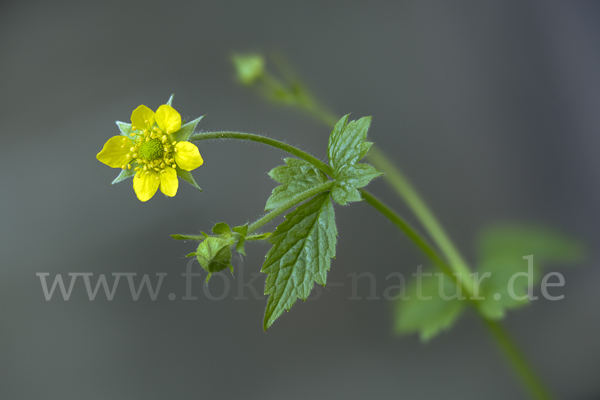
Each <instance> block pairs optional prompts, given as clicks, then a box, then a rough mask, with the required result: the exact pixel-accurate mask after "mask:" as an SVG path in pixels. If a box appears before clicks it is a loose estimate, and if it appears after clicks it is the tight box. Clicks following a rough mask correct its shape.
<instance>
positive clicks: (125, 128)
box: [115, 121, 139, 139]
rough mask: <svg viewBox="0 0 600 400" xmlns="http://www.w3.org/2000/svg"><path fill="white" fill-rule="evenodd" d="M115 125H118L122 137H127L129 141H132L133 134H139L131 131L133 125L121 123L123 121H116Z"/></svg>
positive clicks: (136, 131)
mask: <svg viewBox="0 0 600 400" xmlns="http://www.w3.org/2000/svg"><path fill="white" fill-rule="evenodd" d="M115 124H117V126H118V127H119V131H121V135H122V136H126V137H128V138H129V139H131V134H132V133H136V134H137V133H138V132H139V130H135V131H134V130H133V129H131V124H128V123H127V122H121V121H115Z"/></svg>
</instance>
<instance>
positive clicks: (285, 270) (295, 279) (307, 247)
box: [261, 193, 337, 330]
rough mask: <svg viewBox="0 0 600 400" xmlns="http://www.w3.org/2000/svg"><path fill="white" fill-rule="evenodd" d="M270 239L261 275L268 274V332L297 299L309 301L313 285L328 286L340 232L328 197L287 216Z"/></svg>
mask: <svg viewBox="0 0 600 400" xmlns="http://www.w3.org/2000/svg"><path fill="white" fill-rule="evenodd" d="M285 218H286V220H285V221H284V222H283V223H281V225H279V226H278V227H277V229H276V230H275V232H274V233H273V234H272V235H271V237H269V242H271V243H272V244H273V247H272V248H271V249H270V250H269V252H268V253H267V255H266V260H265V263H264V264H263V267H262V269H261V272H263V273H266V274H269V276H268V277H267V280H266V284H265V294H269V295H270V296H269V300H268V302H267V308H266V311H265V319H264V323H263V328H264V329H265V330H267V329H268V328H269V327H270V326H271V325H272V324H273V322H274V321H275V320H276V319H277V318H278V317H279V316H280V315H281V314H282V313H283V311H284V310H288V311H289V310H290V308H291V307H292V305H294V303H295V302H296V299H297V298H300V299H302V300H306V298H307V297H308V296H309V294H310V291H311V290H312V288H313V286H314V282H317V283H318V284H320V285H325V283H326V280H327V271H329V268H330V265H331V258H333V257H335V246H336V242H337V239H336V236H337V228H336V226H335V216H334V211H333V205H332V203H331V201H330V198H329V193H322V194H319V195H317V196H315V197H314V198H312V199H311V200H310V201H308V202H306V203H304V204H302V205H301V206H299V207H298V208H296V209H295V210H294V211H292V212H290V213H289V214H288V215H286V217H285Z"/></svg>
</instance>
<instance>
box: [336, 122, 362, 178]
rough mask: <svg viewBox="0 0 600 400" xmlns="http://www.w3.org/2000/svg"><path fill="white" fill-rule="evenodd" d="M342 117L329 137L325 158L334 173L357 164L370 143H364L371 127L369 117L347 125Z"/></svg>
mask: <svg viewBox="0 0 600 400" xmlns="http://www.w3.org/2000/svg"><path fill="white" fill-rule="evenodd" d="M348 115H349V114H347V115H344V116H343V117H342V118H341V119H340V120H339V121H338V122H337V123H336V124H335V126H334V128H333V131H332V132H331V135H330V136H329V144H328V146H327V157H328V158H329V165H330V166H331V168H333V169H334V171H340V170H341V169H342V168H343V167H345V166H348V165H354V164H356V163H357V162H359V161H360V160H361V159H362V158H363V157H364V156H365V155H366V154H367V152H368V151H369V148H370V147H371V143H369V142H365V140H366V138H367V132H368V130H369V126H370V125H371V117H363V118H361V119H359V120H357V121H351V122H350V123H348ZM336 177H337V176H336Z"/></svg>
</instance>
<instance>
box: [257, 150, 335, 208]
mask: <svg viewBox="0 0 600 400" xmlns="http://www.w3.org/2000/svg"><path fill="white" fill-rule="evenodd" d="M283 161H284V162H285V163H286V165H280V166H279V167H276V168H273V169H272V170H271V171H270V172H269V176H270V177H271V178H273V179H274V180H275V181H277V182H279V183H281V185H279V186H277V187H276V188H275V189H273V192H272V193H271V196H270V197H269V199H268V200H267V204H266V206H265V210H272V209H275V208H277V207H279V206H280V205H281V204H283V203H285V202H286V201H288V200H290V199H291V198H293V197H295V196H297V195H298V194H300V193H302V192H305V191H307V190H310V189H312V188H314V187H315V186H318V185H320V184H323V183H325V182H327V176H326V175H325V174H324V173H323V172H322V171H321V170H319V169H318V168H316V167H314V166H313V165H312V164H310V163H309V162H307V161H304V160H300V159H297V158H286V159H284V160H283Z"/></svg>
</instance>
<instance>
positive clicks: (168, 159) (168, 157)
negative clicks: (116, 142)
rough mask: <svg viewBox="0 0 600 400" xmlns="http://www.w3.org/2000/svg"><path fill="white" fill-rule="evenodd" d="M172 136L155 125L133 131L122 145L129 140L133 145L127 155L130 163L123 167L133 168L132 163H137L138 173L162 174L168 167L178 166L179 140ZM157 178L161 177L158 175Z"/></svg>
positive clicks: (136, 169)
mask: <svg viewBox="0 0 600 400" xmlns="http://www.w3.org/2000/svg"><path fill="white" fill-rule="evenodd" d="M170 136H171V135H168V134H165V133H163V132H162V131H161V130H160V129H159V128H158V127H156V126H155V127H154V128H152V129H151V130H149V129H144V130H143V131H141V132H140V133H132V134H131V138H130V139H129V140H128V139H127V138H123V140H124V143H123V146H122V147H125V146H126V145H127V142H129V143H130V145H131V147H130V148H129V153H128V154H127V156H126V157H127V161H128V163H127V164H125V165H123V169H131V164H134V165H135V164H137V166H135V171H136V173H137V174H150V173H155V174H161V173H164V172H166V168H176V167H177V164H176V163H175V152H176V151H177V150H176V149H175V145H176V144H177V142H175V141H171V139H170ZM156 179H159V176H158V175H157V176H156Z"/></svg>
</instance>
